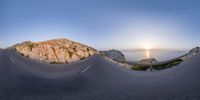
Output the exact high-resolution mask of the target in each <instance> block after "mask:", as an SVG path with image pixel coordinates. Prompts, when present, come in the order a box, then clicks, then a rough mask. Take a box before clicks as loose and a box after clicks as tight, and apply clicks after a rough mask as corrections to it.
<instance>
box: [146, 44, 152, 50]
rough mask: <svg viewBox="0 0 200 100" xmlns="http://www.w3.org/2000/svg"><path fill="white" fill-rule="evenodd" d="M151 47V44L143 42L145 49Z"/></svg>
mask: <svg viewBox="0 0 200 100" xmlns="http://www.w3.org/2000/svg"><path fill="white" fill-rule="evenodd" d="M151 48H152V46H151V44H149V43H145V44H144V49H145V50H150V49H151Z"/></svg>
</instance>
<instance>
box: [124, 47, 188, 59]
mask: <svg viewBox="0 0 200 100" xmlns="http://www.w3.org/2000/svg"><path fill="white" fill-rule="evenodd" d="M121 52H122V53H123V54H124V55H125V57H126V60H127V61H139V60H142V59H147V58H155V59H157V60H158V61H165V60H169V59H173V58H176V57H179V56H182V55H184V54H185V53H187V51H186V50H158V49H156V50H124V51H121Z"/></svg>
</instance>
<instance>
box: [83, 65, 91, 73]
mask: <svg viewBox="0 0 200 100" xmlns="http://www.w3.org/2000/svg"><path fill="white" fill-rule="evenodd" d="M90 67H91V64H90V65H88V66H87V67H86V68H85V69H83V70H82V71H81V73H84V72H86V71H87V70H88V69H89V68H90Z"/></svg>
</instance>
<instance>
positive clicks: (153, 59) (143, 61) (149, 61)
mask: <svg viewBox="0 0 200 100" xmlns="http://www.w3.org/2000/svg"><path fill="white" fill-rule="evenodd" d="M139 62H140V63H142V64H152V63H157V62H158V61H157V60H156V59H155V58H148V59H143V60H140V61H139Z"/></svg>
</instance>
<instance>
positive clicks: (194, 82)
mask: <svg viewBox="0 0 200 100" xmlns="http://www.w3.org/2000/svg"><path fill="white" fill-rule="evenodd" d="M0 100H200V55H197V56H195V57H194V58H192V59H191V60H188V61H185V62H183V63H181V64H180V65H178V66H175V67H173V68H169V69H165V70H162V71H155V72H143V71H130V70H127V69H124V68H122V67H120V66H118V65H116V64H113V63H112V62H109V61H107V60H105V59H104V58H103V57H101V56H98V55H95V56H92V57H90V58H87V59H85V60H83V61H80V62H77V63H71V64H63V65H50V64H45V63H42V62H37V61H33V60H30V59H26V58H25V57H23V56H20V55H19V54H16V53H15V52H14V51H11V50H7V51H2V50H1V51H0Z"/></svg>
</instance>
